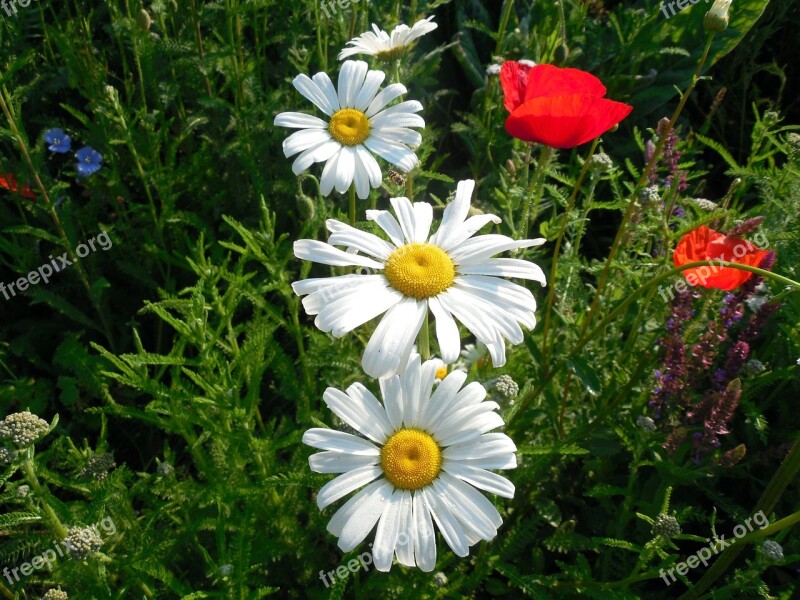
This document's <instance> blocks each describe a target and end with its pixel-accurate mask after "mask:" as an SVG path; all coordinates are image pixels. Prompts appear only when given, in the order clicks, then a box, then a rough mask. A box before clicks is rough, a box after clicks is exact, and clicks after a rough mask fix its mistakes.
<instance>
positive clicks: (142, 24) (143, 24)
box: [136, 8, 153, 31]
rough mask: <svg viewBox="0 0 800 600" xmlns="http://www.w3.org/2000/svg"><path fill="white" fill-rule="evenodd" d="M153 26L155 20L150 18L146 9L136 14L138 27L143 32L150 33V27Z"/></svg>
mask: <svg viewBox="0 0 800 600" xmlns="http://www.w3.org/2000/svg"><path fill="white" fill-rule="evenodd" d="M152 24H153V20H152V19H151V18H150V15H149V14H147V11H146V10H145V9H143V8H142V9H140V10H139V12H138V13H137V14H136V25H137V27H139V29H141V30H142V31H150V26H151V25H152Z"/></svg>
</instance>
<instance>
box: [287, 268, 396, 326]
mask: <svg viewBox="0 0 800 600" xmlns="http://www.w3.org/2000/svg"><path fill="white" fill-rule="evenodd" d="M326 280H327V281H326ZM387 288H388V285H387V283H386V278H385V277H384V276H383V275H355V274H351V275H340V276H338V277H327V278H326V277H318V278H314V279H304V280H303V281H295V282H294V283H293V284H292V289H293V290H294V291H295V293H296V294H297V295H298V296H303V295H305V294H308V296H307V297H306V298H303V307H304V308H305V309H306V312H307V313H308V314H309V315H317V314H319V313H320V312H322V311H324V310H329V306H330V305H331V304H333V303H334V302H336V301H337V300H339V299H341V298H345V297H348V296H352V297H354V298H355V297H356V296H357V295H358V296H361V295H363V294H365V293H368V292H370V291H372V292H375V293H379V294H380V293H381V292H382V291H383V290H384V289H387ZM379 314H380V313H379ZM365 322H366V321H365Z"/></svg>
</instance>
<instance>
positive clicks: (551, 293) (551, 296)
mask: <svg viewBox="0 0 800 600" xmlns="http://www.w3.org/2000/svg"><path fill="white" fill-rule="evenodd" d="M599 141H600V138H599V137H597V138H595V139H594V141H593V142H592V147H591V148H589V154H588V156H587V157H586V160H585V161H584V163H583V169H581V174H580V175H579V176H578V180H577V181H576V182H575V187H574V188H572V195H571V196H570V197H569V201H568V202H567V208H566V209H565V210H564V222H563V223H562V225H561V229H560V230H559V232H558V237H556V245H555V247H554V249H553V266H552V267H550V277H549V278H548V279H547V283H548V285H549V289H548V291H547V308H546V309H545V313H544V330H543V331H542V364H543V365H544V366H545V368H547V366H546V365H547V363H548V361H547V334H548V332H549V331H550V317H551V314H552V310H553V301H554V300H555V295H556V286H555V283H556V277H557V276H558V255H559V252H560V251H561V242H562V241H563V240H564V234H565V233H566V231H567V226H568V225H569V223H570V220H569V211H571V210H572V208H573V206H575V200H576V199H577V197H578V190H579V189H580V187H581V185H582V184H583V180H584V178H585V177H586V173H587V172H588V171H589V162H590V161H591V159H592V156H593V155H594V151H595V150H596V149H597V144H598V142H599Z"/></svg>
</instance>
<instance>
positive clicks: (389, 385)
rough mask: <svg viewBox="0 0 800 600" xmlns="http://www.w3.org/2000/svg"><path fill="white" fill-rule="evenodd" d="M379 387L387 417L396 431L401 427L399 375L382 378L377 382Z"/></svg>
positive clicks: (403, 404) (401, 385) (400, 384)
mask: <svg viewBox="0 0 800 600" xmlns="http://www.w3.org/2000/svg"><path fill="white" fill-rule="evenodd" d="M379 383H380V386H381V397H382V398H383V404H384V406H385V408H386V414H387V415H388V416H389V422H390V423H391V424H392V428H393V429H395V430H397V429H400V428H401V427H402V426H403V406H405V402H404V401H403V384H402V383H400V376H399V375H392V376H391V377H384V378H382V379H380V380H379Z"/></svg>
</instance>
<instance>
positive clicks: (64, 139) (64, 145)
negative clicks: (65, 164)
mask: <svg viewBox="0 0 800 600" xmlns="http://www.w3.org/2000/svg"><path fill="white" fill-rule="evenodd" d="M44 141H45V142H47V143H48V144H50V145H49V146H48V149H49V150H50V151H51V152H58V153H59V154H64V153H65V152H69V149H70V146H71V145H72V138H70V137H69V136H68V135H67V134H66V133H64V130H63V129H51V130H49V131H48V132H47V133H45V134H44Z"/></svg>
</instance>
